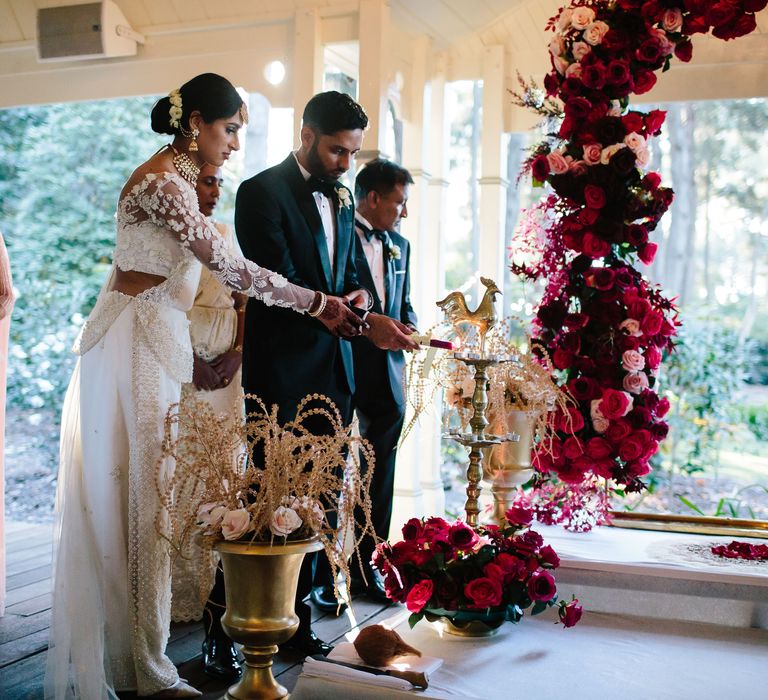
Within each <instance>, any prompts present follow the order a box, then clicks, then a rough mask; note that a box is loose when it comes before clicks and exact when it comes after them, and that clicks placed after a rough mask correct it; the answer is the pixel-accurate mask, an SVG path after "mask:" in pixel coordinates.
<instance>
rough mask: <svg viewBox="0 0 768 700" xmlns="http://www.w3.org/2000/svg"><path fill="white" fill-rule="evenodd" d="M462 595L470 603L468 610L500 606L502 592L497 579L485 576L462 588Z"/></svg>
mask: <svg viewBox="0 0 768 700" xmlns="http://www.w3.org/2000/svg"><path fill="white" fill-rule="evenodd" d="M553 581H554V579H553ZM464 595H465V596H466V597H467V598H468V599H469V600H470V601H471V604H470V605H469V607H470V608H475V609H483V608H492V607H494V606H496V605H500V604H501V599H502V596H503V590H502V586H501V582H500V581H499V580H498V579H493V578H488V577H487V576H485V577H483V578H476V579H474V580H473V581H470V582H469V583H468V584H467V585H466V586H464Z"/></svg>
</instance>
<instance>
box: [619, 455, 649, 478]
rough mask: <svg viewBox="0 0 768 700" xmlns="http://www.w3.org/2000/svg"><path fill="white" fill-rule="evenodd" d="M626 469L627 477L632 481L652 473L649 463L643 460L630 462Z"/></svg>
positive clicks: (625, 466)
mask: <svg viewBox="0 0 768 700" xmlns="http://www.w3.org/2000/svg"><path fill="white" fill-rule="evenodd" d="M624 469H625V470H626V472H627V476H628V477H629V479H630V480H631V479H638V478H640V477H641V476H645V475H646V474H647V473H648V472H650V471H651V468H650V467H649V466H648V462H644V461H643V460H636V461H634V462H629V463H628V464H625V465H624Z"/></svg>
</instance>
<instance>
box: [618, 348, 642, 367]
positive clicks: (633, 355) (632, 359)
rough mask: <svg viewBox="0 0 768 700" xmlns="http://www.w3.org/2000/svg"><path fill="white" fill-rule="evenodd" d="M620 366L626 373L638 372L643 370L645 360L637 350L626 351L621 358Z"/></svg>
mask: <svg viewBox="0 0 768 700" xmlns="http://www.w3.org/2000/svg"><path fill="white" fill-rule="evenodd" d="M621 366H622V367H623V368H624V369H625V370H627V372H639V371H640V370H641V369H644V368H645V358H644V357H643V356H642V355H641V354H640V353H639V352H637V350H627V351H626V352H624V353H623V354H622V356H621Z"/></svg>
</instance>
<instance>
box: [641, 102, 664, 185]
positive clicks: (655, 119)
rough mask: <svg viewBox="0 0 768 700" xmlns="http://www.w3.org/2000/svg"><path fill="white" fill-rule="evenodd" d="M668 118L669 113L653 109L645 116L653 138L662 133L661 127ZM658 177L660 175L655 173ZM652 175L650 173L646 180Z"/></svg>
mask: <svg viewBox="0 0 768 700" xmlns="http://www.w3.org/2000/svg"><path fill="white" fill-rule="evenodd" d="M666 118H667V113H666V112H665V111H664V110H662V109H652V110H651V111H650V112H648V114H646V115H645V128H646V129H647V130H648V133H649V134H651V135H652V136H656V135H658V134H659V132H660V131H661V127H662V125H663V124H664V120H665V119H666ZM653 174H654V175H658V173H653ZM649 175H651V173H648V174H647V175H646V178H647V177H648V176H649Z"/></svg>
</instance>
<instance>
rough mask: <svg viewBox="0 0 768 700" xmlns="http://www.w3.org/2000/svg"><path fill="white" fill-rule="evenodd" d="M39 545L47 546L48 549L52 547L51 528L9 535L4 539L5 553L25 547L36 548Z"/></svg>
mask: <svg viewBox="0 0 768 700" xmlns="http://www.w3.org/2000/svg"><path fill="white" fill-rule="evenodd" d="M41 544H47V545H48V546H49V547H52V546H53V531H52V529H51V528H49V527H46V528H42V529H33V530H30V531H27V532H15V533H13V534H11V535H6V538H5V546H6V551H8V552H16V551H20V550H23V549H24V548H25V547H36V546H37V545H41Z"/></svg>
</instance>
